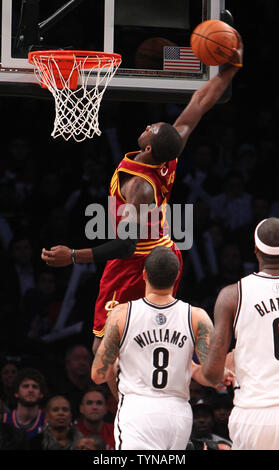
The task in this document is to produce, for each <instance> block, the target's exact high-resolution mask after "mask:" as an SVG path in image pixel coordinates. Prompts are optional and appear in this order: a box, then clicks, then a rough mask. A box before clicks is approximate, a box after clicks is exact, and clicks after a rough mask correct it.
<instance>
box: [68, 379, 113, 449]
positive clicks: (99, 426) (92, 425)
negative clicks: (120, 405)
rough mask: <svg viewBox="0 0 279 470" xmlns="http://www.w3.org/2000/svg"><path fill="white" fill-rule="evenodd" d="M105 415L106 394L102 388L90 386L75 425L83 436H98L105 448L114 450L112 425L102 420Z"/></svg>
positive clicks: (83, 398)
mask: <svg viewBox="0 0 279 470" xmlns="http://www.w3.org/2000/svg"><path fill="white" fill-rule="evenodd" d="M106 413H107V403H106V393H105V390H104V387H103V386H97V385H95V386H91V387H90V388H89V390H88V391H87V392H85V394H84V395H83V397H82V400H81V403H80V415H81V417H80V418H79V420H78V421H77V422H76V423H75V426H76V428H77V429H78V430H79V431H80V432H81V433H82V434H83V435H84V436H88V435H90V434H92V433H94V434H99V435H100V436H101V437H102V438H103V439H104V440H105V442H106V448H107V449H109V450H112V449H114V447H115V442H114V435H113V423H108V422H106V421H105V420H104V418H105V415H106Z"/></svg>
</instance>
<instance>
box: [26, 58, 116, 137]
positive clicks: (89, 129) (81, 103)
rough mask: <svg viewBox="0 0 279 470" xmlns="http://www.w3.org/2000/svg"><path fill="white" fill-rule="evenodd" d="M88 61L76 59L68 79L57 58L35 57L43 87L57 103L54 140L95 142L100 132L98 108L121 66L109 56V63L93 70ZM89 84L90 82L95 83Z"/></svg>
mask: <svg viewBox="0 0 279 470" xmlns="http://www.w3.org/2000/svg"><path fill="white" fill-rule="evenodd" d="M87 59H89V57H88V58H82V59H79V58H77V57H75V56H74V59H73V67H72V70H71V72H70V75H69V77H68V78H67V79H65V78H64V77H63V75H62V73H61V71H60V65H59V64H58V63H57V61H56V60H55V57H53V56H50V57H46V56H40V57H34V58H33V64H34V66H35V69H34V73H35V76H36V78H37V79H38V80H39V82H40V83H41V85H42V86H44V87H47V88H48V90H49V91H50V92H51V93H52V95H53V97H54V100H55V120H54V128H53V131H52V133H51V135H52V137H53V138H56V137H59V136H61V137H63V138H64V139H65V140H69V139H70V138H71V137H73V138H74V139H75V141H77V142H81V141H83V140H85V139H87V138H88V139H92V137H93V136H94V135H95V134H97V135H101V131H100V129H99V120H98V114H99V108H100V103H101V101H102V98H103V94H104V92H105V90H106V88H107V85H108V83H109V82H110V80H111V79H112V77H113V76H114V74H115V72H116V70H117V69H118V67H119V65H120V64H119V63H117V61H116V60H115V59H114V57H113V56H112V57H110V61H109V63H106V64H105V65H101V60H100V62H99V65H98V66H97V67H96V65H95V66H94V68H85V64H86V60H87ZM74 73H78V86H77V88H76V89H74V90H71V88H70V83H71V78H72V75H73V74H74ZM57 76H58V77H59V80H60V81H61V84H62V87H61V89H58V88H57V83H56V81H57ZM92 80H93V86H92V84H91V85H89V82H90V81H91V83H92Z"/></svg>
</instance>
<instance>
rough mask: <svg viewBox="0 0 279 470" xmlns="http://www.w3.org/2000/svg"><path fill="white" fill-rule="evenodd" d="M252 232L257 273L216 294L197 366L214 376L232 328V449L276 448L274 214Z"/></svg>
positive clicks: (278, 352)
mask: <svg viewBox="0 0 279 470" xmlns="http://www.w3.org/2000/svg"><path fill="white" fill-rule="evenodd" d="M254 236H255V254H256V256H257V259H258V263H259V272H258V273H254V274H250V275H248V276H246V277H244V278H242V279H241V280H240V281H239V282H238V283H237V284H233V285H230V286H227V287H225V288H224V289H223V290H222V291H221V292H220V293H219V296H218V298H217V300H216V304H215V309H214V327H215V332H214V334H213V336H212V338H211V341H210V348H209V353H208V356H207V359H206V361H205V362H204V364H203V366H202V370H203V372H204V375H205V377H206V378H207V379H208V380H209V381H210V382H211V383H212V384H214V383H217V382H218V381H219V378H220V377H221V376H222V373H223V367H224V363H225V358H226V353H227V351H228V348H229V345H230V342H231V336H232V333H233V331H234V334H235V338H236V346H235V349H234V362H235V374H236V384H235V385H236V387H235V394H234V408H233V410H232V413H231V415H230V418H229V431H230V438H231V439H232V441H233V446H232V450H279V219H277V218H273V217H271V218H269V219H265V220H262V221H261V222H260V223H259V224H258V226H257V227H256V229H255V233H254Z"/></svg>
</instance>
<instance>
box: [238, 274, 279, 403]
mask: <svg viewBox="0 0 279 470" xmlns="http://www.w3.org/2000/svg"><path fill="white" fill-rule="evenodd" d="M238 292H239V301H238V309H237V313H236V316H235V321H234V330H235V337H236V347H235V352H234V359H235V369H236V379H237V384H236V385H237V387H236V389H235V395H234V404H235V405H236V406H239V407H242V408H261V407H269V406H275V405H276V406H278V405H279V276H270V275H268V274H266V273H254V274H250V275H249V276H246V277H244V278H242V279H241V280H240V281H239V283H238Z"/></svg>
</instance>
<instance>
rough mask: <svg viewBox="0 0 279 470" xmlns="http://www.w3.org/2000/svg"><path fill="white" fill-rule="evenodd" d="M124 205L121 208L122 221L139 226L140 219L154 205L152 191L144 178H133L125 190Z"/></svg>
mask: <svg viewBox="0 0 279 470" xmlns="http://www.w3.org/2000/svg"><path fill="white" fill-rule="evenodd" d="M125 197H126V204H125V205H124V206H123V211H122V214H121V215H122V220H123V221H125V222H129V223H137V224H139V223H140V221H141V217H145V213H147V212H148V211H149V210H150V207H151V205H152V204H153V203H154V190H153V187H152V186H151V184H149V183H148V182H147V181H146V180H145V179H144V178H141V177H135V178H132V180H131V181H130V183H129V185H128V187H127V189H126V194H125Z"/></svg>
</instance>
